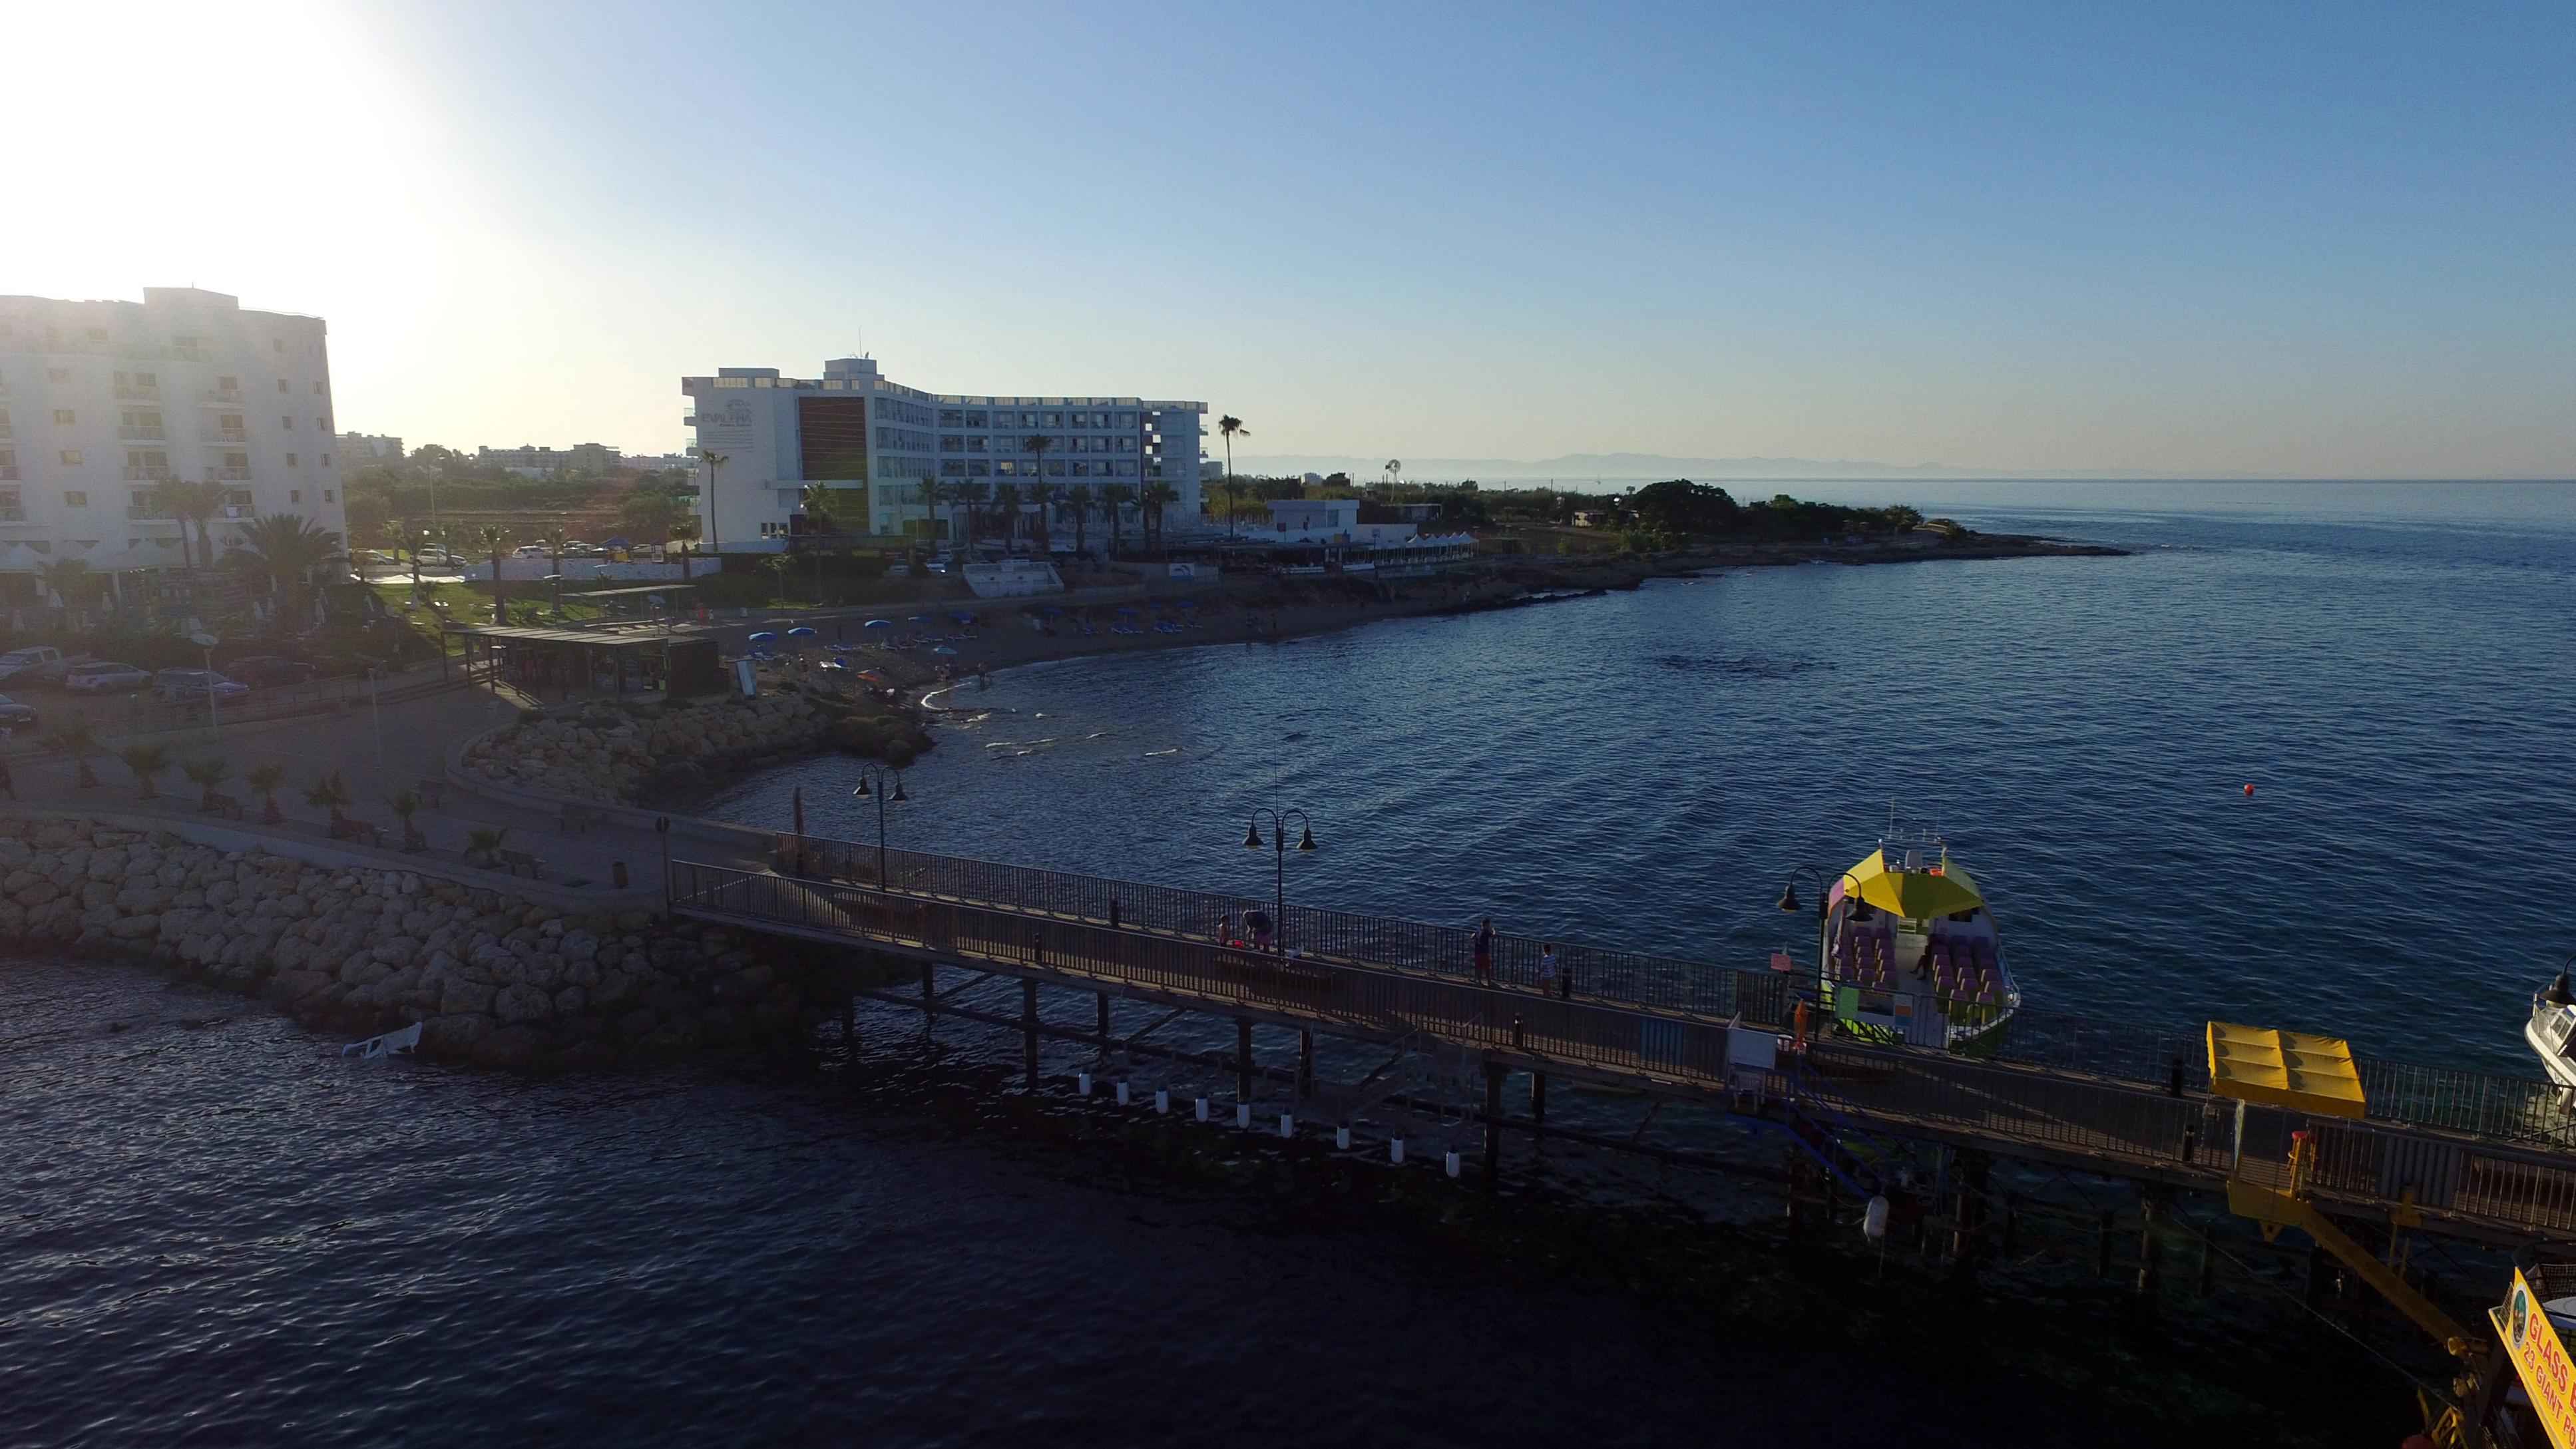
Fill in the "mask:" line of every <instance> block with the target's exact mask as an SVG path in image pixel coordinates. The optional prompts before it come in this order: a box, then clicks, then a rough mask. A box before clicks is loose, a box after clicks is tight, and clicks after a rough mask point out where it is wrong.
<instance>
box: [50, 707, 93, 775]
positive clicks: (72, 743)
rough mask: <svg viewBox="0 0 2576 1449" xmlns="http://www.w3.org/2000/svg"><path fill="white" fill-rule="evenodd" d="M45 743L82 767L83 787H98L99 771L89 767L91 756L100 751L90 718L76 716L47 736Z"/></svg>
mask: <svg viewBox="0 0 2576 1449" xmlns="http://www.w3.org/2000/svg"><path fill="white" fill-rule="evenodd" d="M45 744H46V745H47V746H48V747H49V748H51V749H52V750H53V752H54V753H55V754H58V755H69V756H71V757H72V763H74V764H75V765H78V766H79V767H80V787H81V788H82V789H84V790H95V789H97V788H98V772H97V771H95V770H92V769H91V768H90V767H89V757H90V756H91V755H93V754H95V753H97V752H98V735H97V733H96V732H95V731H93V730H92V729H91V728H90V725H89V721H88V720H85V719H81V718H78V717H75V718H74V719H73V720H72V722H71V723H70V724H67V725H64V726H63V727H62V728H61V729H58V730H56V731H54V732H53V733H52V734H50V735H47V736H45Z"/></svg>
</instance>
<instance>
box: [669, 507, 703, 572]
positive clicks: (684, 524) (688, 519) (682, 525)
mask: <svg viewBox="0 0 2576 1449" xmlns="http://www.w3.org/2000/svg"><path fill="white" fill-rule="evenodd" d="M663 532H664V533H666V534H668V535H669V537H668V538H667V539H666V540H665V542H667V543H694V542H696V541H697V537H698V518H697V515H696V514H694V513H683V514H680V515H679V516H677V517H675V518H673V519H672V520H671V526H670V527H669V528H667V529H665V530H663ZM664 552H666V553H667V552H669V550H668V549H665V550H664ZM694 552H696V550H694V549H686V548H684V549H681V550H680V582H682V583H684V584H685V583H687V582H688V581H689V555H690V554H692V553H694Z"/></svg>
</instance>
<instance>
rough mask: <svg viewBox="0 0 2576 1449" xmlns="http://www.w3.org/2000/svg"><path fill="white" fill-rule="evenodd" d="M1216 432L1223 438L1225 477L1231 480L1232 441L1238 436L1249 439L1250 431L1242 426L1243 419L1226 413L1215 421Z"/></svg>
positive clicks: (1232, 464)
mask: <svg viewBox="0 0 2576 1449" xmlns="http://www.w3.org/2000/svg"><path fill="white" fill-rule="evenodd" d="M1216 430H1217V432H1219V433H1220V434H1222V435H1224V437H1225V476H1226V477H1227V478H1228V479H1232V478H1233V477H1234V440H1235V438H1236V437H1237V436H1238V435H1240V436H1242V437H1246V438H1248V437H1251V436H1252V430H1251V429H1250V428H1247V427H1245V426H1244V425H1243V419H1241V418H1238V417H1236V416H1235V415H1234V414H1232V413H1227V414H1226V415H1225V416H1224V417H1221V418H1219V419H1217V420H1216Z"/></svg>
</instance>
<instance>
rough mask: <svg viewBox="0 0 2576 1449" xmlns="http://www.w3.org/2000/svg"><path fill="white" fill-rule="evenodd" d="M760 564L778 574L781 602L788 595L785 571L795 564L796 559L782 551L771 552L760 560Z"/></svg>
mask: <svg viewBox="0 0 2576 1449" xmlns="http://www.w3.org/2000/svg"><path fill="white" fill-rule="evenodd" d="M761 564H762V566H763V567H765V568H767V569H768V570H769V571H770V572H771V573H773V574H776V575H778V597H779V600H780V601H781V602H785V601H786V600H787V597H788V595H787V571H788V570H789V569H791V568H794V567H795V566H796V560H794V559H792V558H790V557H788V556H787V555H786V554H783V553H773V554H771V555H770V556H769V557H768V558H765V559H763V560H761Z"/></svg>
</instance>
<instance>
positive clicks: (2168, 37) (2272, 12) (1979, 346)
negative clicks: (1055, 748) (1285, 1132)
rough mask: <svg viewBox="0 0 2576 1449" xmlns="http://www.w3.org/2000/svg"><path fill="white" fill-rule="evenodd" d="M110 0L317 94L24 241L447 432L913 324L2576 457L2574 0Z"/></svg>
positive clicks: (1979, 454) (1033, 377) (1214, 361)
mask: <svg viewBox="0 0 2576 1449" xmlns="http://www.w3.org/2000/svg"><path fill="white" fill-rule="evenodd" d="M68 8H69V7H66V6H61V5H59V4H55V5H47V6H42V7H31V8H29V9H28V10H26V11H24V12H21V13H22V14H23V15H24V16H30V17H32V16H44V17H45V21H44V23H45V24H47V25H50V26H52V27H54V28H55V29H56V30H57V31H60V32H62V33H61V34H60V35H59V36H58V37H55V38H57V39H59V40H61V41H63V42H66V43H72V44H76V45H77V44H81V43H83V42H84V40H86V42H87V43H88V45H89V46H90V47H92V50H91V53H94V54H99V55H102V56H103V55H108V54H125V55H133V54H135V53H137V52H142V53H145V54H150V53H156V52H157V53H161V54H163V55H164V56H165V64H166V65H167V67H168V68H169V69H170V71H171V73H172V75H173V76H174V78H175V77H185V76H189V75H193V76H195V77H196V80H195V81H193V82H190V83H189V84H188V85H186V86H185V87H184V89H183V90H182V89H180V88H173V90H172V93H173V94H182V93H183V94H185V95H187V96H188V97H190V100H189V101H188V102H187V103H186V104H185V105H173V106H172V107H171V108H170V109H169V110H168V111H167V113H166V114H155V106H156V104H157V103H156V102H155V100H154V99H153V96H154V91H153V90H152V89H150V88H147V87H140V86H124V85H120V86H119V99H118V100H117V101H116V103H115V107H114V108H115V109H118V110H120V111H127V110H132V111H134V112H136V115H135V116H134V117H132V118H130V124H133V125H137V126H145V125H149V126H153V127H159V128H164V129H167V130H170V131H175V132H178V133H181V134H185V133H187V132H189V131H192V130H195V129H197V128H201V127H204V126H208V125H217V126H220V125H224V124H226V123H227V121H226V118H227V116H228V114H237V113H228V112H227V110H226V108H225V107H223V106H221V105H217V104H215V102H216V100H217V99H218V98H220V97H221V96H222V95H223V94H224V93H225V91H226V90H227V89H228V87H226V86H223V85H219V84H214V83H213V82H212V81H211V80H210V78H209V71H208V68H207V67H208V65H209V63H210V62H211V63H214V64H216V66H217V68H218V69H222V68H224V67H225V66H226V65H238V66H240V67H244V68H246V69H247V70H248V71H249V72H250V74H249V75H246V76H245V79H248V80H252V81H254V82H255V83H257V84H259V85H261V86H263V87H272V88H274V87H283V88H284V89H283V91H282V92H281V91H279V90H276V89H271V90H270V94H271V95H272V96H277V95H280V94H283V95H284V96H286V97H290V98H292V99H282V100H281V99H272V100H270V101H265V102H261V103H259V104H261V105H265V106H269V107H271V108H273V109H272V111H271V112H269V113H265V114H254V115H253V116H251V117H250V123H251V124H252V125H254V126H255V127H256V128H257V129H258V130H260V131H262V132H271V131H277V130H281V129H282V130H283V131H284V133H285V134H283V135H262V136H261V137H260V139H259V140H257V141H256V142H255V143H253V144H249V145H245V146H243V147H240V148H239V149H235V150H231V151H229V152H225V153H220V154H205V153H201V154H199V155H197V156H196V157H195V159H193V160H192V161H190V162H189V163H188V165H189V166H190V167H192V168H198V169H200V170H204V169H212V168H218V166H219V164H220V166H224V167H231V168H234V169H235V174H237V175H238V176H240V177H241V178H243V179H245V180H247V181H248V182H249V183H250V184H249V185H246V186H242V187H241V188H239V189H238V190H234V189H230V188H228V187H224V186H218V185H216V184H214V183H213V182H211V181H209V182H206V183H204V184H205V185H206V186H207V187H208V192H207V194H206V196H204V197H203V198H202V199H199V198H188V199H187V200H186V201H185V204H184V205H182V206H180V207H177V208H173V207H172V206H171V205H169V204H168V202H167V200H166V198H164V199H157V200H156V199H155V197H154V193H153V191H152V190H151V188H150V187H148V186H132V185H118V184H115V183H114V182H113V179H112V177H113V175H114V174H115V173H117V172H121V171H123V170H125V169H126V168H128V167H129V166H130V164H131V158H123V159H120V158H119V157H116V156H114V155H110V154H108V153H106V152H99V151H93V152H91V153H89V154H88V156H87V158H86V159H85V160H83V161H82V162H81V163H80V164H81V165H83V166H85V167H96V168H100V169H99V172H98V177H99V179H98V181H97V182H96V184H95V185H92V186H89V187H88V188H87V189H86V190H85V191H84V192H83V193H82V199H83V201H84V202H85V203H86V204H85V205H83V206H82V207H80V208H78V209H77V214H76V215H74V216H72V217H68V218H63V217H57V218H49V219H48V221H47V224H46V227H45V230H47V231H48V232H49V233H51V238H52V239H51V240H49V241H43V242H38V243H37V244H36V246H35V253H34V255H33V256H32V257H31V258H30V259H29V265H28V266H26V267H24V268H21V267H18V266H14V265H11V259H10V256H9V251H8V248H11V247H14V246H16V245H18V244H19V243H18V242H16V241H12V242H0V291H34V292H40V293H64V292H69V293H74V294H78V295H128V296H130V295H133V294H134V292H135V289H137V288H139V287H141V286H143V285H145V284H147V283H150V284H160V283H165V282H172V281H194V282H196V283H198V284H199V285H203V286H209V287H215V288H218V289H222V290H228V291H235V292H238V293H241V294H242V295H243V298H244V301H245V302H246V303H247V304H250V305H260V306H271V307H277V308H281V309H286V310H295V311H306V312H317V313H321V314H323V315H325V316H326V317H328V318H329V319H330V321H331V325H332V333H333V338H334V347H335V360H336V365H337V370H338V376H339V382H340V393H341V408H340V412H341V418H342V421H343V422H344V423H345V424H347V425H348V426H352V427H361V428H367V429H371V430H383V431H390V432H399V433H403V434H404V435H406V436H407V437H410V438H413V439H415V440H422V441H427V440H442V441H449V442H453V443H458V444H472V443H482V442H489V443H496V444H497V443H506V442H513V441H519V440H523V439H524V440H530V441H545V442H556V443H563V442H571V441H575V440H578V439H584V438H593V437H596V438H599V439H601V440H604V441H609V442H613V443H619V444H623V445H626V446H629V447H637V448H642V447H657V448H659V447H677V446H679V445H680V444H681V443H682V442H683V440H684V438H685V434H684V432H683V431H682V430H681V429H680V428H679V426H678V419H679V416H680V413H681V412H682V410H683V409H682V404H681V400H680V399H679V398H678V397H677V396H676V393H675V390H674V381H675V379H676V378H677V377H678V376H679V375H680V374H681V373H683V372H699V371H705V370H708V369H711V368H713V367H715V366H717V365H719V364H761V365H774V366H778V367H781V368H784V369H786V370H788V371H790V372H808V373H810V372H812V371H814V370H815V369H816V368H817V367H818V365H819V361H820V359H821V358H822V357H823V356H825V355H826V354H831V353H838V352H843V351H848V350H851V349H853V348H855V347H857V346H859V345H860V344H861V343H862V342H864V345H865V347H866V348H867V350H869V351H870V352H872V353H874V354H875V355H876V356H877V357H878V358H879V359H880V360H881V361H882V363H883V364H884V366H885V367H886V369H887V371H888V372H889V373H890V374H891V375H892V376H894V377H896V378H898V379H900V380H904V381H908V382H912V383H915V384H916V385H919V386H924V387H929V388H932V389H936V390H943V391H954V390H972V391H978V392H984V391H997V392H1013V391H1019V392H1066V391H1072V392H1112V391H1115V392H1128V393H1134V392H1142V393H1146V394H1151V395H1162V396H1180V397H1191V398H1201V399H1205V400H1206V401H1207V402H1209V403H1210V404H1212V405H1213V406H1214V407H1216V408H1218V409H1220V410H1223V411H1231V412H1234V413H1237V414H1239V415H1241V416H1242V417H1243V418H1244V419H1245V420H1246V421H1247V423H1248V424H1249V425H1250V427H1251V429H1252V434H1253V436H1252V439H1251V440H1250V442H1249V444H1248V450H1249V451H1252V452H1256V453H1263V454H1274V453H1277V454H1313V453H1351V454H1360V455H1378V456H1389V455H1408V454H1409V455H1470V456H1507V457H1524V458H1536V457H1543V456H1548V455H1552V454H1557V453H1566V452H1594V451H1611V450H1634V451H1648V452H1661V453H1678V454H1697V455H1721V456H1723V455H1738V454H1765V455H1794V456H1802V457H1808V458H1819V459H1836V458H1850V459H1869V460H1877V461H1885V462H1897V463H1911V462H1923V461H1939V462H1944V463H1950V464H1958V465H1973V466H1991V467H1996V468H2009V469H2045V468H2057V467H2070V468H2116V467H2131V468H2145V469H2155V470H2165V471H2172V472H2177V473H2196V472H2213V471H2228V472H2257V473H2279V474H2321V475H2338V474H2340V475H2370V476H2389V475H2397V476H2427V475H2431V476H2531V475H2546V476H2561V477H2564V476H2570V475H2576V7H2570V6H2567V5H2563V4H2562V5H2552V6H2529V7H2496V6H2433V5H2409V6H2392V7H2374V6H2363V5H2349V4H2346V5H2317V6H2311V7H2289V6H2251V7H2248V6H2242V5H2213V6H2205V7H2204V6H2188V5H2179V4H2154V5H2137V6H2107V5H2058V4H2052V5H2028V6H1953V7H1935V6H1926V5H1912V4H1909V5H1885V6H1842V7H1836V6H1824V5H1777V6H1769V7H1763V8H1759V9H1744V10H1737V11H1716V10H1713V8H1712V7H1707V6H1677V7H1672V8H1630V9H1614V10H1597V11H1596V10H1592V9H1589V8H1582V9H1578V8H1575V7H1545V8H1529V9H1517V8H1510V7H1502V6H1495V5H1481V4H1480V5H1471V6H1456V7H1435V6H1429V5H1415V4H1401V5H1370V6H1353V7H1347V8H1333V7H1320V6H1298V7H1253V6H1238V7H1216V6H1208V5H1176V6H1168V7H1166V6H1144V7H1136V6H1096V7H1069V6H1068V7H1024V6H1008V5H1006V6H972V7H968V6H947V5H939V6H927V5H886V6H877V7H865V8H861V7H851V6H817V7H759V8H745V9H740V10H735V9H730V8H725V9H719V8H715V7H687V8H680V7H672V8H652V7H644V6H636V5H595V6H594V5H555V6H519V5H507V6H503V5H491V6H482V5H472V4H452V3H449V4H440V5H437V6H402V7H391V6H387V7H361V8H355V9H325V10H320V11H310V12H303V11H293V10H289V11H282V12H276V13H275V14H274V16H273V17H271V18H266V19H263V18H260V17H259V16H258V15H257V14H255V13H251V14H245V13H243V12H237V11H234V10H231V9H229V8H227V9H224V10H222V12H221V13H220V14H217V15H211V16H208V15H202V14H201V15H198V16H196V17H194V18H192V16H191V11H190V10H189V8H188V7H184V6H182V7H173V8H172V9H170V10H168V11H166V12H159V13H157V14H155V13H153V12H150V11H145V12H142V13H141V14H140V15H139V16H138V15H137V13H136V12H133V11H129V10H127V9H124V8H122V7H110V9H112V10H113V12H114V13H112V14H102V15H99V16H96V17H85V16H65V15H61V14H58V13H55V12H59V11H62V10H66V9H68ZM198 9H199V11H202V10H203V7H198ZM85 27H94V29H92V30H89V31H88V32H87V33H86V34H85V33H84V28H85ZM211 46H231V47H233V49H232V51H231V52H230V53H226V54H218V55H212V56H210V55H209V54H208V48H209V47H211ZM317 67H318V68H320V69H322V70H326V71H328V72H329V73H330V80H329V81H328V83H327V84H325V85H322V86H321V87H319V88H318V89H317V88H314V87H310V86H307V85H305V84H304V83H303V81H302V80H300V79H299V76H300V75H302V76H309V73H310V72H311V71H312V70H313V69H315V68H317ZM263 71H265V72H266V74H262V72H263ZM73 72H81V74H80V75H79V76H78V77H77V79H79V88H80V89H81V91H82V95H81V97H80V98H79V99H78V100H77V102H76V103H73V102H72V101H71V98H70V97H68V96H67V97H66V98H65V99H66V104H67V105H68V106H69V112H68V113H70V114H85V113H87V112H90V111H94V110H97V109H99V108H100V102H99V100H98V99H97V93H96V92H95V90H94V89H93V87H94V85H95V77H94V76H92V75H89V74H88V73H87V72H85V71H81V68H79V67H69V68H65V74H66V75H67V76H68V75H71V74H72V73H73ZM49 83H50V82H40V83H39V84H40V85H41V84H49ZM62 84H64V85H67V86H68V85H70V84H71V81H69V80H65V81H63V82H62ZM307 96H319V97H320V98H322V100H323V102H324V107H325V109H326V111H327V114H324V115H320V116H313V115H309V114H304V113H302V112H299V110H298V109H297V106H298V105H299V104H301V101H302V99H303V98H305V97H307ZM38 99H39V100H41V99H43V98H42V97H39V98H38ZM299 115H302V119H301V120H299V119H298V117H299ZM298 138H302V139H301V144H304V145H309V146H310V148H311V158H310V162H309V165H307V166H305V167H302V168H299V167H298V166H297V165H295V164H292V163H290V164H288V165H286V166H285V167H284V168H283V170H282V171H281V169H280V167H279V160H280V158H281V157H287V158H292V157H294V156H295V155H296V153H297V148H298V144H299V139H298ZM225 156H229V160H226V159H224V157H225ZM299 169H301V170H308V171H310V172H312V173H315V174H301V175H299V174H297V173H298V171H299ZM281 183H283V184H281ZM281 195H284V196H289V197H292V198H294V200H293V201H291V202H290V203H289V204H286V205H283V206H280V205H277V204H275V203H274V199H275V198H277V197H279V196H281ZM226 197H229V198H230V200H229V202H228V203H227V202H226V200H225V198H226ZM224 218H229V219H231V220H230V221H229V222H228V223H227V224H222V225H211V226H210V225H208V223H210V222H216V221H218V220H219V219H224ZM13 231H16V232H17V233H18V234H19V236H21V237H23V236H24V235H25V231H24V229H23V228H13ZM90 232H94V233H95V234H94V235H90V234H87V233H90Z"/></svg>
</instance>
